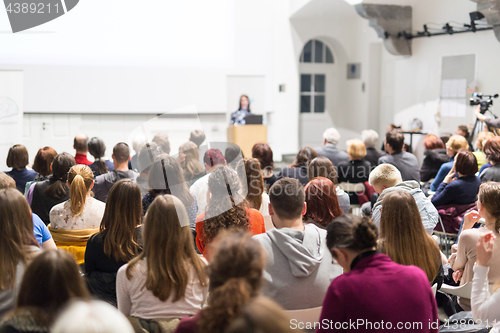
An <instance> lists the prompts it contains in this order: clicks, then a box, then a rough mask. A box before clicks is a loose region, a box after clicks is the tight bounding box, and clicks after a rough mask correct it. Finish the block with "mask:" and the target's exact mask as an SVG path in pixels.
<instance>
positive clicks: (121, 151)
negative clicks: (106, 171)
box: [113, 142, 130, 164]
mask: <svg viewBox="0 0 500 333" xmlns="http://www.w3.org/2000/svg"><path fill="white" fill-rule="evenodd" d="M113 158H114V159H115V161H116V162H117V163H119V164H123V163H127V162H128V160H129V159H130V148H129V146H128V144H126V143H125V142H118V143H117V144H116V145H115V146H114V147H113Z"/></svg>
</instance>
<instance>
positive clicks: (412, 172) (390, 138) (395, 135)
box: [378, 129, 420, 182]
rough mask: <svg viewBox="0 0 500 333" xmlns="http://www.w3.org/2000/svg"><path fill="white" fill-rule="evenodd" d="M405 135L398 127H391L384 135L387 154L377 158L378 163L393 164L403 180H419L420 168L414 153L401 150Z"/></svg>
mask: <svg viewBox="0 0 500 333" xmlns="http://www.w3.org/2000/svg"><path fill="white" fill-rule="evenodd" d="M404 143H405V137H404V135H403V132H401V130H400V129H393V130H390V131H389V132H387V133H386V135H385V151H386V152H387V154H388V155H386V156H382V157H381V158H379V159H378V164H383V163H389V164H392V165H394V166H395V167H396V168H397V169H398V170H399V172H401V177H402V178H403V181H407V180H415V181H417V182H420V173H419V170H420V168H419V167H418V161H417V158H416V157H415V155H413V154H412V153H408V152H406V151H403V146H404Z"/></svg>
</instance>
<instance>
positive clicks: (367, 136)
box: [361, 129, 378, 148]
mask: <svg viewBox="0 0 500 333" xmlns="http://www.w3.org/2000/svg"><path fill="white" fill-rule="evenodd" d="M361 140H362V141H363V142H364V144H365V147H366V148H375V146H376V145H377V143H378V133H377V132H375V131H374V130H371V129H370V130H364V131H363V132H361Z"/></svg>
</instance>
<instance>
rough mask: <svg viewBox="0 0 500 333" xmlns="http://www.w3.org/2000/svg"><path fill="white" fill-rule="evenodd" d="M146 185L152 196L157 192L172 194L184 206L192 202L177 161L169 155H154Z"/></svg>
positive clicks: (188, 205)
mask: <svg viewBox="0 0 500 333" xmlns="http://www.w3.org/2000/svg"><path fill="white" fill-rule="evenodd" d="M148 185H149V188H150V189H151V192H150V194H151V195H152V196H153V197H155V196H156V195H158V194H172V195H175V196H176V197H177V198H179V199H180V200H181V201H182V203H183V204H184V205H185V206H186V207H190V206H191V205H192V204H193V202H194V199H193V196H192V195H191V192H189V188H188V186H187V184H186V181H185V180H184V174H183V173H182V168H181V166H180V164H179V162H178V161H177V159H176V158H174V157H172V156H170V155H167V154H161V155H159V156H158V157H156V159H155V161H154V163H153V165H152V166H151V169H150V170H149V175H148Z"/></svg>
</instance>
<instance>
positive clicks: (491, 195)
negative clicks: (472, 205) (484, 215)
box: [477, 182, 500, 233]
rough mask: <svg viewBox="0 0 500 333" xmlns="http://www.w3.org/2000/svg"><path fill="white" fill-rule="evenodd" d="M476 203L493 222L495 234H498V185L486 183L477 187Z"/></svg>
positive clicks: (499, 193) (499, 198) (499, 197)
mask: <svg viewBox="0 0 500 333" xmlns="http://www.w3.org/2000/svg"><path fill="white" fill-rule="evenodd" d="M477 201H478V202H479V203H480V204H481V206H483V208H484V209H486V211H487V212H488V214H489V215H491V217H492V218H493V219H494V220H495V232H496V233H499V232H500V183H497V182H486V183H483V184H481V186H480V187H479V193H478V195H477Z"/></svg>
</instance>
